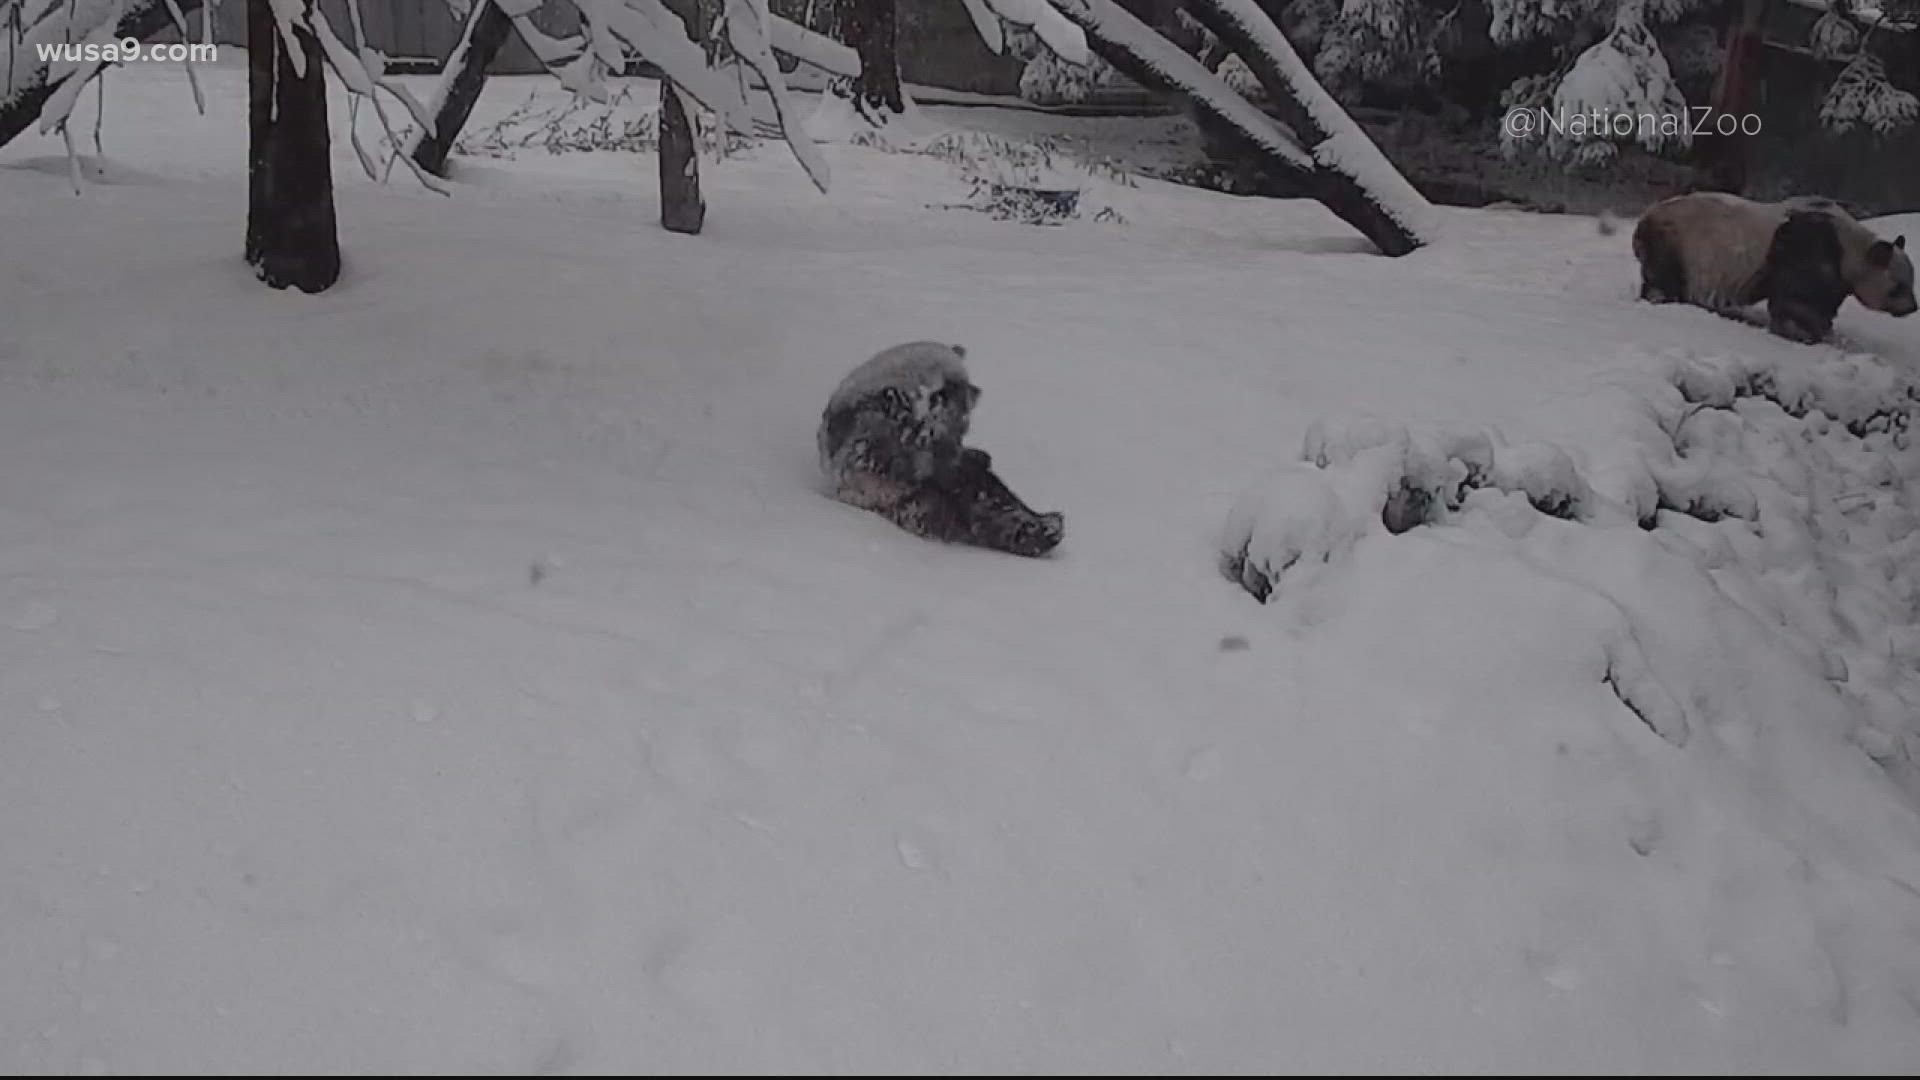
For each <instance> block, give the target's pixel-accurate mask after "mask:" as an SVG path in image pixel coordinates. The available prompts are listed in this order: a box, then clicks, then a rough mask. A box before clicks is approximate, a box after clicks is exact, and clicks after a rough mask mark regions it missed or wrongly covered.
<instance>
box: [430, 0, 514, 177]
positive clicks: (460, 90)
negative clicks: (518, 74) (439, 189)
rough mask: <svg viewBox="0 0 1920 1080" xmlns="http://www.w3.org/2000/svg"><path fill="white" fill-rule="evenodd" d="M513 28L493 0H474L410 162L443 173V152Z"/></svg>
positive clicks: (463, 121) (462, 124)
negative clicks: (433, 110) (443, 87)
mask: <svg viewBox="0 0 1920 1080" xmlns="http://www.w3.org/2000/svg"><path fill="white" fill-rule="evenodd" d="M512 32H513V20H512V19H511V18H509V17H508V16H507V13H506V12H504V11H502V10H500V6H499V5H498V4H495V3H494V2H493V0H474V3H473V10H472V11H469V12H468V13H467V25H466V29H465V31H464V32H462V34H461V35H460V42H459V44H457V45H455V46H454V47H453V55H451V56H449V57H447V64H446V70H445V71H444V72H442V74H441V78H442V79H444V80H447V83H446V90H445V93H444V96H443V97H442V98H441V101H440V109H439V111H438V112H436V113H435V114H434V117H433V131H432V133H431V134H429V133H427V132H424V131H423V132H421V133H420V134H419V135H418V136H417V137H416V140H415V142H414V145H413V151H412V156H413V160H414V163H415V164H417V165H419V166H420V167H421V168H422V169H425V170H426V171H428V172H430V173H432V174H433V175H435V176H438V177H440V178H442V179H445V178H446V175H447V155H448V154H450V153H452V152H453V140H454V139H456V138H458V137H459V135H460V129H461V128H463V127H465V126H466V125H467V117H468V116H470V115H472V113H473V105H474V102H476V101H479V100H480V90H481V88H482V87H484V86H486V84H487V68H488V67H489V66H490V65H492V63H493V58H494V57H495V56H498V55H499V54H500V48H501V46H503V45H505V44H506V43H507V37H508V35H509V34H511V33H512Z"/></svg>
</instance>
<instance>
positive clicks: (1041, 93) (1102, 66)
mask: <svg viewBox="0 0 1920 1080" xmlns="http://www.w3.org/2000/svg"><path fill="white" fill-rule="evenodd" d="M1023 33H1026V34H1027V36H1028V37H1029V38H1030V39H1031V40H1032V44H1031V45H1030V46H1029V53H1028V55H1027V66H1026V67H1025V68H1023V69H1022V70H1021V72H1020V96H1021V97H1022V98H1024V99H1026V100H1028V101H1031V102H1033V103H1034V104H1036V105H1071V104H1077V103H1079V102H1082V101H1085V100H1087V98H1089V97H1090V96H1092V94H1093V92H1094V91H1096V90H1104V89H1106V88H1108V87H1112V86H1121V85H1125V82H1126V80H1125V79H1124V77H1123V76H1121V74H1120V73H1119V72H1118V71H1116V70H1114V68H1113V66H1112V65H1111V64H1108V63H1107V62H1106V61H1105V60H1102V59H1100V58H1099V57H1097V56H1089V57H1088V58H1087V63H1085V64H1075V63H1071V62H1069V61H1066V60H1062V59H1061V58H1060V57H1059V56H1058V55H1056V54H1055V53H1054V52H1053V51H1051V50H1049V49H1047V48H1046V47H1044V46H1042V45H1040V44H1039V39H1038V37H1037V36H1036V35H1034V34H1032V32H1031V31H1023ZM1008 36H1009V39H1011V38H1012V37H1013V35H1011V34H1009V35H1008ZM1016 55H1018V54H1016Z"/></svg>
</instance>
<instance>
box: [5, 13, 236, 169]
mask: <svg viewBox="0 0 1920 1080" xmlns="http://www.w3.org/2000/svg"><path fill="white" fill-rule="evenodd" d="M200 5H201V0H176V6H177V7H178V9H179V12H180V14H181V17H182V18H184V17H185V15H186V14H187V13H190V12H193V11H196V10H198V9H199V8H200ZM10 17H11V18H17V19H18V23H17V26H18V30H17V31H16V30H15V28H14V24H12V23H11V21H10ZM174 17H175V16H174V12H173V11H172V10H171V9H170V8H169V6H168V3H167V0H12V2H11V3H0V146H5V145H6V144H7V143H9V142H11V141H12V140H13V138H14V137H15V136H17V135H19V134H20V133H21V132H23V131H25V130H27V129H28V128H30V127H32V126H34V122H35V121H37V120H41V119H42V118H43V117H45V118H46V122H45V123H44V124H42V125H41V127H42V130H51V129H52V128H53V127H55V126H57V125H59V124H60V123H61V122H63V121H65V120H66V118H67V116H68V114H69V113H71V112H72V110H73V105H74V103H75V102H76V101H78V100H79V96H80V90H81V89H82V88H83V87H84V86H86V84H87V83H88V82H89V81H90V80H92V78H93V77H94V76H95V75H97V74H98V73H99V71H100V69H101V68H102V67H103V66H105V64H106V63H107V61H106V60H104V59H102V60H96V61H85V60H80V61H73V62H69V61H67V60H64V59H62V60H58V61H54V62H52V63H48V62H46V61H44V60H42V59H41V58H40V48H41V47H42V46H46V45H61V44H84V43H88V42H96V43H101V44H105V43H110V42H116V41H124V40H125V39H127V38H135V39H139V40H145V39H147V38H150V37H152V36H153V35H155V34H157V33H159V32H160V31H161V30H164V29H166V28H167V27H168V26H170V25H172V24H173V22H174ZM56 96H57V100H56Z"/></svg>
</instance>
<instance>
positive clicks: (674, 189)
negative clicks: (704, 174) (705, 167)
mask: <svg viewBox="0 0 1920 1080" xmlns="http://www.w3.org/2000/svg"><path fill="white" fill-rule="evenodd" d="M706 222H707V203H706V199H705V198H703V197H702V196H701V194H700V153H699V150H698V149H697V148H696V147H695V146H694V136H693V123H692V121H691V119H690V118H689V117H688V116H687V109H686V104H685V103H684V102H683V101H682V100H681V99H680V91H679V90H678V89H677V88H676V87H675V86H674V85H673V80H672V79H661V80H660V227H661V228H663V229H665V230H667V231H668V232H677V233H686V234H687V235H689V236H695V235H698V234H699V232H700V229H701V228H702V227H703V226H704V225H705V224H706Z"/></svg>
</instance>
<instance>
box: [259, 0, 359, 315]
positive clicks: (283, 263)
mask: <svg viewBox="0 0 1920 1080" xmlns="http://www.w3.org/2000/svg"><path fill="white" fill-rule="evenodd" d="M307 10H308V11H309V12H311V11H312V10H313V0H307ZM293 37H294V41H295V43H296V46H297V47H298V48H299V49H300V52H301V56H302V60H303V62H304V71H303V72H302V73H301V74H297V75H296V74H295V73H294V68H293V58H292V53H291V52H290V51H289V50H288V48H287V42H286V39H285V38H284V37H283V36H282V35H281V33H280V29H279V27H278V26H276V25H275V21H274V17H273V8H272V6H271V4H270V3H269V0H247V122H248V129H249V130H248V136H249V140H248V148H247V149H248V152H247V246H246V259H247V262H248V263H249V264H251V265H252V266H253V268H254V270H255V272H256V273H258V274H259V276H260V280H262V281H264V282H266V283H267V284H268V285H271V286H273V287H274V288H276V289H284V288H286V287H288V286H290V285H291V286H293V287H295V288H297V289H299V290H300V291H301V292H308V293H317V292H321V291H323V290H325V289H327V288H329V287H330V286H332V285H333V283H334V282H336V281H338V280H339V279H340V240H339V235H338V232H337V230H336V228H335V222H334V214H333V164H332V161H331V159H330V158H329V151H328V132H327V83H326V74H325V72H324V70H323V69H322V66H321V55H320V43H319V41H318V40H316V39H315V38H314V36H313V34H312V33H311V32H310V31H308V30H306V29H304V28H301V29H296V30H295V31H294V32H293Z"/></svg>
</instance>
